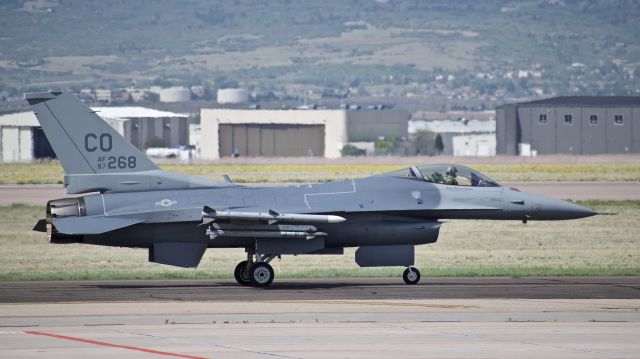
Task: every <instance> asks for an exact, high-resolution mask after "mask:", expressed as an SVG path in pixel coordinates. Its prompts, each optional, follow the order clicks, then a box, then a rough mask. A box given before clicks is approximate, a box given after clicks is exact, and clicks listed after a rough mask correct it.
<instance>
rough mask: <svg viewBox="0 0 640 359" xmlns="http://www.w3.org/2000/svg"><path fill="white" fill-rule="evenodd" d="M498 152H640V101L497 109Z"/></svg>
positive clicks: (564, 100) (585, 100) (569, 100)
mask: <svg viewBox="0 0 640 359" xmlns="http://www.w3.org/2000/svg"><path fill="white" fill-rule="evenodd" d="M496 140H497V141H496V153H497V154H503V155H524V156H530V155H536V154H560V153H564V154H576V155H592V154H619V153H640V97H638V96H608V97H607V96H568V97H555V98H550V99H546V100H539V101H531V102H523V103H517V104H509V105H503V106H500V107H498V108H496Z"/></svg>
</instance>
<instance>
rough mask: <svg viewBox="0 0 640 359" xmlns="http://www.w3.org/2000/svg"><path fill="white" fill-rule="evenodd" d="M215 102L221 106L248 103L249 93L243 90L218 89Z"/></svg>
mask: <svg viewBox="0 0 640 359" xmlns="http://www.w3.org/2000/svg"><path fill="white" fill-rule="evenodd" d="M217 101H218V103H222V104H243V103H249V91H247V90H245V89H220V90H218V96H217Z"/></svg>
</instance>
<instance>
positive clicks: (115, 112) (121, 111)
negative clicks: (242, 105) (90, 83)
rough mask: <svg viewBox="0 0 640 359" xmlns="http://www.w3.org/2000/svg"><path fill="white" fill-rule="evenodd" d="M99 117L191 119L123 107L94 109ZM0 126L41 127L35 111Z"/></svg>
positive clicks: (3, 120)
mask: <svg viewBox="0 0 640 359" xmlns="http://www.w3.org/2000/svg"><path fill="white" fill-rule="evenodd" d="M91 109H92V110H94V111H96V112H97V114H98V116H100V117H102V118H104V119H109V120H119V121H126V120H128V119H132V118H164V117H189V115H186V114H184V113H173V112H168V111H159V110H154V109H152V108H146V107H136V106H123V107H92V108H91ZM0 125H4V126H33V127H37V126H40V124H39V123H38V120H37V119H36V116H35V115H34V114H33V111H24V112H16V113H10V114H6V115H1V116H0Z"/></svg>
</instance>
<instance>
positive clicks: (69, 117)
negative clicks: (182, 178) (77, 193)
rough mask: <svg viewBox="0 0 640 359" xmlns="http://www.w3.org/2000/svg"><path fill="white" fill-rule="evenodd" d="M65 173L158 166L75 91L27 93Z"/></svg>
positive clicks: (112, 170)
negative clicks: (85, 102)
mask: <svg viewBox="0 0 640 359" xmlns="http://www.w3.org/2000/svg"><path fill="white" fill-rule="evenodd" d="M26 99H27V101H28V102H29V105H31V108H32V109H33V112H35V114H36V117H37V118H38V122H40V125H41V126H42V129H43V130H44V133H45V135H46V136H47V139H48V140H49V142H50V143H51V146H52V147H53V150H54V151H55V153H56V156H58V159H59V160H60V163H61V164H62V167H63V168H64V171H65V173H66V174H100V173H127V172H140V171H150V170H158V169H159V168H158V166H156V165H155V164H154V163H153V162H151V160H150V159H149V158H148V157H147V156H145V155H144V154H143V153H142V152H140V150H138V149H137V148H136V147H134V146H133V145H132V144H131V143H129V141H127V140H126V139H125V138H124V137H122V136H121V135H120V134H119V133H118V132H116V130H115V129H114V128H113V127H111V126H110V125H109V124H108V123H106V122H105V121H104V120H103V119H102V118H100V116H98V115H96V114H95V112H94V111H92V110H91V109H90V108H89V107H88V106H86V105H85V104H83V103H82V102H81V101H80V100H79V99H77V98H76V97H74V96H73V95H70V94H67V93H61V92H51V93H37V94H27V95H26Z"/></svg>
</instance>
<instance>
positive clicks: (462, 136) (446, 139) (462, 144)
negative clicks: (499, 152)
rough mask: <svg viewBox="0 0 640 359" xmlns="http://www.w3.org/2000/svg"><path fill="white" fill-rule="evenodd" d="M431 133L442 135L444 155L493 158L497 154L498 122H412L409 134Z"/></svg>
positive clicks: (473, 120)
mask: <svg viewBox="0 0 640 359" xmlns="http://www.w3.org/2000/svg"><path fill="white" fill-rule="evenodd" d="M417 131H429V132H433V133H437V134H440V136H441V137H442V141H443V144H444V150H443V151H442V154H443V155H453V156H493V155H495V154H496V121H495V119H494V118H491V119H489V120H477V119H471V120H468V119H465V118H462V117H461V118H458V119H455V120H452V119H447V120H433V121H425V120H412V121H409V133H411V134H413V133H416V132H417Z"/></svg>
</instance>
